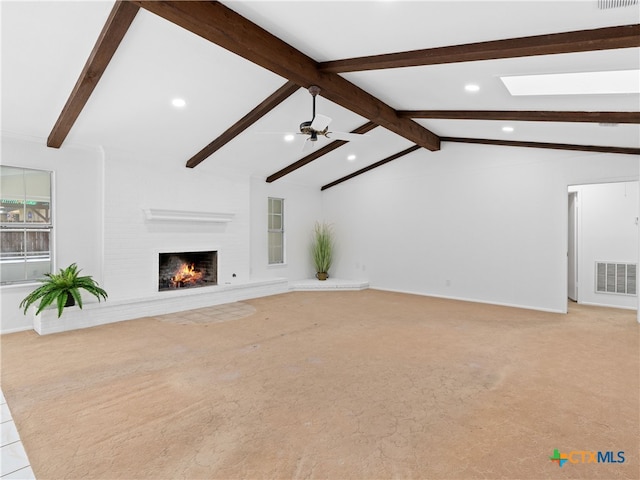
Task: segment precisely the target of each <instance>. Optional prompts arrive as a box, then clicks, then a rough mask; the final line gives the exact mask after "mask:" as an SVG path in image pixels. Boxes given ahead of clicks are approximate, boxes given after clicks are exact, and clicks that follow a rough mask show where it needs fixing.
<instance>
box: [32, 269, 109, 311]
mask: <svg viewBox="0 0 640 480" xmlns="http://www.w3.org/2000/svg"><path fill="white" fill-rule="evenodd" d="M79 274H80V270H78V266H77V265H76V264H75V263H72V264H71V265H69V266H68V267H67V268H64V269H63V268H61V269H60V273H45V276H46V277H47V278H45V279H42V280H40V282H42V285H41V286H39V287H38V288H36V289H35V290H34V291H33V292H31V293H30V294H29V295H27V296H26V297H25V298H24V299H23V300H22V302H21V303H20V308H24V314H25V315H26V314H27V310H28V309H29V307H30V306H31V305H33V304H34V303H35V302H37V301H38V300H40V303H39V305H38V310H37V311H36V315H37V314H39V313H40V312H41V311H42V310H44V309H45V308H47V307H48V306H49V305H51V304H52V303H54V302H55V304H56V306H57V308H58V318H60V316H61V315H62V310H63V309H64V307H65V306H71V305H75V304H77V305H78V307H80V308H82V296H81V295H80V289H84V290H86V291H87V292H89V293H90V294H92V295H94V296H95V297H96V298H97V299H98V301H100V300H101V299H104V300H106V299H107V292H105V291H104V290H103V289H102V288H100V286H99V285H98V283H97V282H96V281H95V280H94V279H93V278H91V277H90V276H83V277H81V276H80V275H79Z"/></svg>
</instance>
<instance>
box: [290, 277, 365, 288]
mask: <svg viewBox="0 0 640 480" xmlns="http://www.w3.org/2000/svg"><path fill="white" fill-rule="evenodd" d="M367 288H369V282H368V281H366V280H344V279H341V278H331V277H329V278H327V279H326V280H318V279H316V278H309V279H305V280H296V281H292V282H289V290H292V291H298V292H308V291H315V290H365V289H367Z"/></svg>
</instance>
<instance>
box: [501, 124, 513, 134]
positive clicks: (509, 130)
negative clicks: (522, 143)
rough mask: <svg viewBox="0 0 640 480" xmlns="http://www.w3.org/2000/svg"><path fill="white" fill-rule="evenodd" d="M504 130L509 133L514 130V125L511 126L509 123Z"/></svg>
mask: <svg viewBox="0 0 640 480" xmlns="http://www.w3.org/2000/svg"><path fill="white" fill-rule="evenodd" d="M502 131H503V132H507V133H511V132H513V127H510V126H508V125H507V126H505V127H502Z"/></svg>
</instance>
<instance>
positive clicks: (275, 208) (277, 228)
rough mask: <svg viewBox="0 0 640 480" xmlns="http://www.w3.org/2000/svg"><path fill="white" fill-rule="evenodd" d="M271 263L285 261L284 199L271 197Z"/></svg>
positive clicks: (269, 244) (269, 217)
mask: <svg viewBox="0 0 640 480" xmlns="http://www.w3.org/2000/svg"><path fill="white" fill-rule="evenodd" d="M267 223H268V229H269V230H268V248H269V265H276V264H279V263H284V199H282V198H269V213H268V218H267Z"/></svg>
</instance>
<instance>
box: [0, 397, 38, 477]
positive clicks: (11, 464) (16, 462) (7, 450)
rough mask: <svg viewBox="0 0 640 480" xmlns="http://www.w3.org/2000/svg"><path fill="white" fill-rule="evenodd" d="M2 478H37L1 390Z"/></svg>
mask: <svg viewBox="0 0 640 480" xmlns="http://www.w3.org/2000/svg"><path fill="white" fill-rule="evenodd" d="M0 438H1V439H2V445H1V446H0V454H1V456H0V478H2V480H5V479H7V480H8V479H23V480H27V479H35V478H36V477H35V475H34V474H33V470H31V467H30V466H29V459H28V458H27V453H26V452H25V451H24V447H23V446H22V442H21V441H20V435H18V429H17V428H16V425H15V423H13V418H12V417H11V411H10V410H9V406H8V405H7V401H6V400H5V398H4V394H3V393H2V391H1V390H0Z"/></svg>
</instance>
